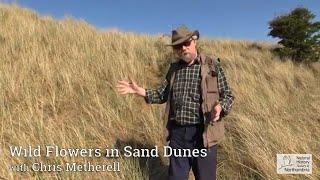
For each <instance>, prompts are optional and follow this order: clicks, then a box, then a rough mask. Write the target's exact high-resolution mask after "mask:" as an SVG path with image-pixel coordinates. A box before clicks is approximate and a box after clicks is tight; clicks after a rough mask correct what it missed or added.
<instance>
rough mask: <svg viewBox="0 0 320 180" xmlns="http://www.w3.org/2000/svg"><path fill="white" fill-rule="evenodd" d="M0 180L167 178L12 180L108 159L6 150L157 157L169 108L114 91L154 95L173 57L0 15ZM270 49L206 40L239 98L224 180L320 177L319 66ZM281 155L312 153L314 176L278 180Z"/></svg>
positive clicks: (138, 168)
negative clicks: (50, 167) (124, 88)
mask: <svg viewBox="0 0 320 180" xmlns="http://www.w3.org/2000/svg"><path fill="white" fill-rule="evenodd" d="M0 23H1V27H0V73H1V74H0V107H1V110H0V122H1V126H0V127H1V129H0V144H1V154H0V166H1V168H0V176H1V177H2V178H5V179H18V178H40V179H42V178H48V177H51V178H60V179H65V178H70V179H79V178H80V179H89V178H90V179H91V178H94V179H99V178H101V179H148V178H149V177H152V178H153V177H159V178H164V177H165V176H166V163H167V159H165V158H159V159H143V158H142V159H138V158H118V159H116V161H120V162H121V172H118V173H113V172H103V173H92V172H87V173H84V172H82V173H70V172H69V173H68V172H60V173H57V172H44V173H39V172H33V171H28V172H23V173H22V172H21V173H18V172H12V171H9V169H8V167H9V166H10V165H13V164H19V163H27V164H32V163H33V162H35V161H42V162H44V163H51V164H54V163H55V164H59V163H65V162H70V161H85V160H87V161H89V160H91V161H93V162H111V161H114V159H107V158H93V159H90V158H82V159H81V158H77V159H73V158H67V157H64V158H63V157H57V158H45V157H41V158H24V157H11V155H10V154H9V146H10V145H20V146H27V145H32V146H37V145H41V146H45V145H51V144H55V145H58V146H60V147H62V148H63V147H64V148H68V147H71V148H75V147H82V148H97V147H101V148H106V147H109V148H112V147H115V148H119V147H123V146H125V145H132V146H134V147H140V148H141V147H147V148H148V147H154V146H155V145H157V146H159V147H161V146H163V145H164V142H163V133H162V132H163V130H164V125H163V124H164V120H163V119H162V114H163V105H153V106H150V105H147V104H145V103H144V100H143V99H141V98H137V97H132V96H126V97H123V96H119V95H118V94H117V93H116V92H115V89H114V87H115V84H116V82H117V81H118V80H120V79H128V78H129V77H131V78H132V79H135V80H136V81H137V82H138V84H140V85H142V86H144V87H156V85H157V84H158V83H159V82H160V81H161V74H162V73H163V72H164V71H165V70H164V69H165V68H164V67H166V64H167V63H168V61H165V59H166V58H167V57H169V56H170V49H166V47H165V46H164V43H165V42H166V41H167V40H168V39H166V38H160V37H156V36H148V35H137V34H133V33H124V32H116V31H110V32H108V31H101V30H98V29H96V28H94V27H93V26H91V25H89V24H87V23H85V22H82V21H78V20H74V19H72V18H67V19H64V20H61V21H57V20H55V19H52V18H51V17H40V16H39V15H37V14H36V13H35V12H32V11H30V10H26V9H22V8H20V7H18V6H15V5H4V4H1V5H0ZM272 46H273V45H272V44H268V43H261V42H250V41H235V40H203V41H202V42H201V48H202V49H203V51H204V52H207V53H211V54H212V53H213V54H215V55H217V56H219V57H220V58H221V59H222V66H223V67H224V69H225V71H226V74H227V77H228V81H229V83H230V85H231V87H232V89H233V91H234V94H235V96H236V100H235V104H234V107H233V110H232V113H231V114H230V115H229V116H228V117H227V118H225V122H226V123H227V134H226V138H225V140H224V141H223V142H222V143H221V144H220V145H219V150H218V151H219V164H218V176H219V179H317V178H318V177H319V176H320V170H319V167H320V161H319V159H320V157H319V156H320V153H319V152H320V134H319V133H318V132H320V115H319V110H320V95H319V92H320V78H319V74H320V66H319V64H313V65H311V67H306V66H304V65H296V64H293V63H292V62H291V61H289V60H288V61H280V60H279V59H278V57H276V56H274V55H272V53H271V52H270V50H271V49H272ZM277 153H301V154H303V153H310V154H312V155H313V173H312V174H311V175H278V174H277V173H276V154H277Z"/></svg>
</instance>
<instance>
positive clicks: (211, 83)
mask: <svg viewBox="0 0 320 180" xmlns="http://www.w3.org/2000/svg"><path fill="white" fill-rule="evenodd" d="M206 84H207V92H208V93H213V92H218V79H217V77H216V76H211V75H207V76H206Z"/></svg>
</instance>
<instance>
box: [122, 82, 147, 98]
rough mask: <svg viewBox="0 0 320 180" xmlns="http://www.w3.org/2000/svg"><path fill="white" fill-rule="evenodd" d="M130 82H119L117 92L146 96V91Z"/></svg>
mask: <svg viewBox="0 0 320 180" xmlns="http://www.w3.org/2000/svg"><path fill="white" fill-rule="evenodd" d="M130 81H131V82H128V81H124V80H122V81H118V83H117V86H116V88H117V91H118V92H119V93H120V94H122V95H125V94H138V95H140V96H145V90H144V89H143V88H141V87H139V86H138V85H137V83H136V82H134V81H132V80H130Z"/></svg>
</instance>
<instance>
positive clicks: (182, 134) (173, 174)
mask: <svg viewBox="0 0 320 180" xmlns="http://www.w3.org/2000/svg"><path fill="white" fill-rule="evenodd" d="M169 131H170V143H169V146H170V147H171V148H172V149H190V150H191V151H192V150H194V149H199V150H200V149H204V146H203V138H202V133H203V125H191V126H178V125H173V126H171V128H170V130H169ZM206 152H207V156H206V157H200V156H199V157H176V155H175V154H173V155H172V156H170V166H169V180H187V179H188V177H189V172H190V169H191V168H192V171H193V174H194V176H195V179H196V180H215V179H216V169H217V146H216V145H215V146H212V147H211V148H209V149H207V151H206Z"/></svg>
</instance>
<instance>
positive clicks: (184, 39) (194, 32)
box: [167, 30, 199, 46]
mask: <svg viewBox="0 0 320 180" xmlns="http://www.w3.org/2000/svg"><path fill="white" fill-rule="evenodd" d="M194 35H196V36H197V39H199V31H197V30H196V31H193V32H192V33H190V34H189V35H187V36H186V37H184V38H181V39H178V40H177V41H175V42H172V43H171V44H167V46H176V45H179V44H181V43H184V42H186V41H188V40H189V39H190V38H191V37H192V36H194Z"/></svg>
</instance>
